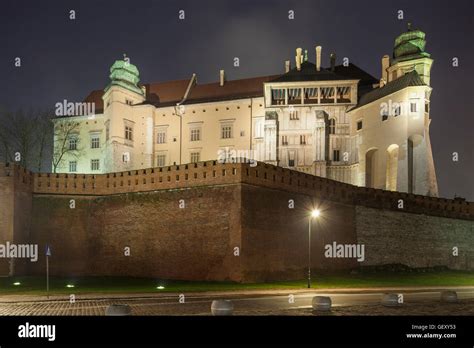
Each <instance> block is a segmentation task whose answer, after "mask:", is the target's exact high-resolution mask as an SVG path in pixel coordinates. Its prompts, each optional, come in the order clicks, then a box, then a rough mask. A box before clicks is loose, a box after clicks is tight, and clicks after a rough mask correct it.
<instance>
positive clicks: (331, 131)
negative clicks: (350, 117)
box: [329, 118, 336, 134]
mask: <svg viewBox="0 0 474 348" xmlns="http://www.w3.org/2000/svg"><path fill="white" fill-rule="evenodd" d="M329 134H336V120H335V119H334V118H331V119H330V120H329Z"/></svg>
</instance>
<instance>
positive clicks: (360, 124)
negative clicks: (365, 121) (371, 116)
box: [357, 121, 362, 130]
mask: <svg viewBox="0 0 474 348" xmlns="http://www.w3.org/2000/svg"><path fill="white" fill-rule="evenodd" d="M361 129H362V121H357V130H361Z"/></svg>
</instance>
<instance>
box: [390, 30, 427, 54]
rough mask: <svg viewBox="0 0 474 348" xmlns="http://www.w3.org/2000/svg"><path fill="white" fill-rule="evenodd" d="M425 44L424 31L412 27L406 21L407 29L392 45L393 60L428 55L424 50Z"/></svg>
mask: <svg viewBox="0 0 474 348" xmlns="http://www.w3.org/2000/svg"><path fill="white" fill-rule="evenodd" d="M425 46H426V40H425V33H424V32H422V31H421V30H418V29H412V28H411V23H408V30H407V31H406V32H404V33H402V34H400V35H399V36H397V38H396V39H395V44H394V46H393V58H394V61H395V62H397V61H404V60H409V59H416V58H422V57H430V54H429V53H427V52H425Z"/></svg>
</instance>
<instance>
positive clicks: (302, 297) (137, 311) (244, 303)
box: [0, 288, 474, 315]
mask: <svg viewBox="0 0 474 348" xmlns="http://www.w3.org/2000/svg"><path fill="white" fill-rule="evenodd" d="M456 290H457V293H458V298H459V299H460V300H461V302H462V301H463V300H473V299H474V288H461V289H456ZM385 292H387V291H386V290H383V291H364V292H355V291H354V290H352V291H347V292H344V291H342V290H339V291H338V292H337V293H335V292H332V291H331V292H320V291H311V292H300V291H299V292H295V293H292V292H291V291H288V292H287V293H286V294H282V293H281V291H279V292H278V294H277V295H272V294H264V295H258V294H236V293H232V294H229V293H226V294H215V293H213V294H206V293H204V294H190V295H189V296H187V295H186V294H184V298H183V297H180V296H179V295H180V294H169V295H167V294H160V295H158V296H156V295H155V296H153V295H148V296H147V295H143V296H141V297H140V296H139V297H137V296H134V297H128V298H124V296H126V295H123V296H120V298H98V297H96V298H91V299H81V297H80V296H79V295H78V296H77V297H76V301H75V302H74V303H71V302H70V301H68V300H67V299H68V297H66V300H58V299H56V300H50V301H44V300H41V301H38V300H32V301H17V302H3V301H2V298H1V297H0V315H104V313H105V309H106V307H107V306H108V305H110V304H128V305H130V306H131V308H132V314H133V315H209V314H210V307H211V303H212V301H213V300H215V299H231V300H232V301H233V303H234V313H235V314H236V315H265V314H280V312H281V311H290V312H289V313H292V312H291V310H295V313H296V312H297V311H296V310H298V309H305V308H311V300H312V298H313V296H316V295H318V296H330V297H331V300H332V303H333V307H334V308H339V307H347V306H361V305H363V306H375V305H379V304H380V300H381V297H382V295H383V293H385ZM391 292H396V293H399V294H403V301H404V304H406V305H409V304H426V305H427V306H426V307H428V306H432V304H435V303H439V299H440V290H438V289H434V290H420V291H413V290H407V289H403V290H398V291H397V290H396V289H394V290H393V291H391ZM180 300H181V301H180ZM367 308H369V309H370V307H367Z"/></svg>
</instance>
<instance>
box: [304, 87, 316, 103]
mask: <svg viewBox="0 0 474 348" xmlns="http://www.w3.org/2000/svg"><path fill="white" fill-rule="evenodd" d="M304 103H305V104H317V103H318V88H317V87H310V88H305V89H304Z"/></svg>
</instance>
